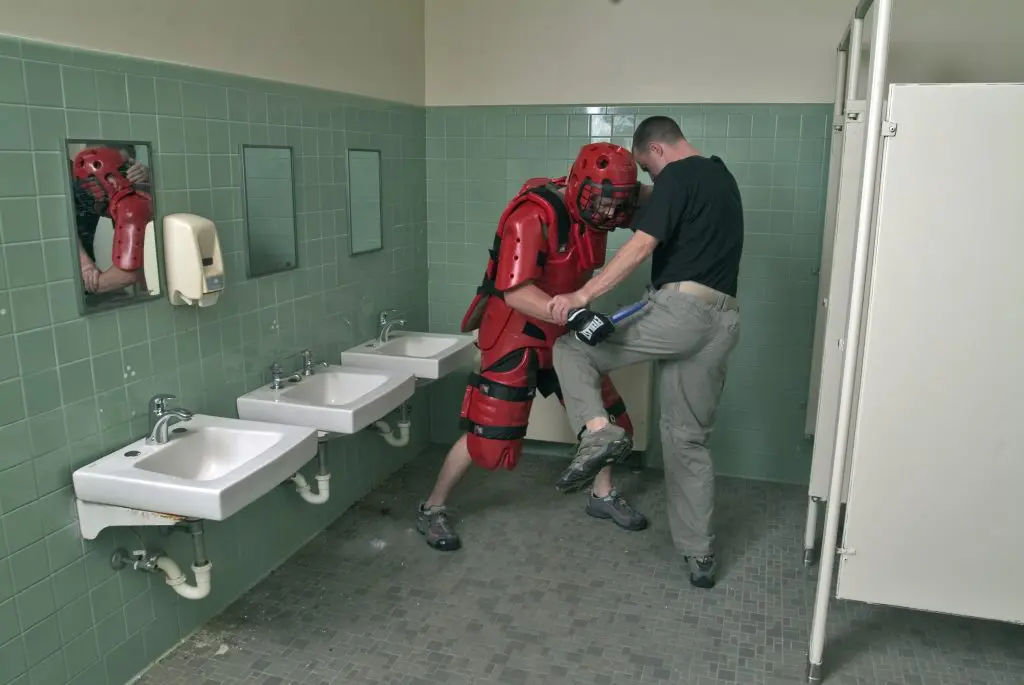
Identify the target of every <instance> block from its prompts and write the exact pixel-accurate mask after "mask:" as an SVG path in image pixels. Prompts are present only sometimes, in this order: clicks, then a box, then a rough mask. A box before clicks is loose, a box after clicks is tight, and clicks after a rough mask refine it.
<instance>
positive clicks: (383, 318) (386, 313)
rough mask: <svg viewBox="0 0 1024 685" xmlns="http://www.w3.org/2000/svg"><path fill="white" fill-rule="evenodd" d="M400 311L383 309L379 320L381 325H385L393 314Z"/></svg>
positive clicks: (395, 314)
mask: <svg viewBox="0 0 1024 685" xmlns="http://www.w3.org/2000/svg"><path fill="white" fill-rule="evenodd" d="M399 313H400V312H399V311H398V310H397V309H382V310H381V312H380V317H379V318H378V321H379V322H380V325H381V326H384V325H386V324H387V323H388V322H389V321H391V317H392V316H397V315H398V314H399Z"/></svg>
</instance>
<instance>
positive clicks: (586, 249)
mask: <svg viewBox="0 0 1024 685" xmlns="http://www.w3.org/2000/svg"><path fill="white" fill-rule="evenodd" d="M639 189H640V185H639V183H638V182H637V172H636V164H635V162H634V161H633V157H632V155H630V153H629V151H628V150H626V149H625V148H623V147H620V146H618V145H612V144H611V143H592V144H590V145H584V146H583V148H582V149H581V150H580V153H579V155H578V157H577V159H576V161H575V162H574V163H573V166H572V169H571V170H570V172H569V176H568V177H563V178H557V179H549V178H534V179H530V180H529V181H527V182H526V184H524V185H523V187H522V189H520V191H519V193H518V194H517V195H516V196H515V197H514V198H513V199H512V201H511V202H510V203H509V204H508V206H507V207H506V208H505V211H504V212H503V213H502V215H501V218H500V219H499V221H498V230H497V234H496V235H495V238H494V245H493V246H492V248H491V250H490V260H489V261H488V263H487V269H486V272H485V274H484V278H483V283H482V284H481V286H480V287H479V288H478V289H477V296H476V298H475V299H474V300H473V302H472V304H470V306H469V310H468V311H467V312H466V315H465V317H464V318H463V321H462V331H463V332H470V331H473V330H479V333H478V335H477V346H478V347H479V348H480V369H481V371H480V373H478V374H473V375H472V376H471V377H470V381H469V387H467V388H466V393H465V396H464V397H463V401H462V428H463V429H464V430H466V432H467V434H468V438H467V447H468V450H469V454H470V457H471V458H472V459H473V461H474V462H475V463H476V464H478V465H479V466H482V467H484V468H487V469H496V468H498V467H500V466H503V467H505V468H506V469H508V470H512V469H514V468H515V467H516V464H517V462H518V459H519V454H520V451H521V449H522V441H523V438H524V437H525V436H526V430H527V423H528V421H529V416H530V409H531V407H532V404H533V400H534V397H535V395H536V392H537V391H540V393H541V394H542V395H544V396H545V397H547V396H549V395H551V394H552V393H553V394H555V395H557V396H558V397H559V399H561V390H560V388H559V386H558V379H557V376H555V372H554V368H553V365H552V356H551V348H552V346H553V345H554V343H555V340H557V339H558V338H559V337H561V336H562V335H564V334H565V333H566V331H567V329H566V328H565V327H564V326H560V325H557V324H553V323H548V322H546V321H541V320H539V319H536V318H533V317H530V316H527V315H525V314H523V313H521V312H518V311H516V310H515V309H513V308H512V307H510V306H508V305H507V304H506V303H505V300H504V299H503V294H504V293H505V292H507V291H509V290H512V289H514V288H516V287H519V286H522V285H525V284H527V283H533V284H534V285H535V286H536V287H537V288H539V289H540V290H542V291H543V292H544V293H546V294H547V295H549V296H553V295H561V294H565V293H571V292H575V291H576V290H578V289H579V288H580V287H581V286H582V285H583V284H584V283H586V282H587V280H589V278H590V277H591V275H592V274H593V272H594V269H597V268H599V267H601V266H603V265H604V262H605V252H606V250H607V241H608V232H610V231H611V230H614V229H615V228H616V227H619V226H626V225H628V223H629V221H630V220H631V218H632V214H633V210H634V209H635V207H636V202H637V197H638V194H639ZM560 190H564V197H563V196H562V195H560V194H559V191H560ZM602 395H603V397H604V404H605V408H606V409H607V410H608V412H609V414H610V415H611V416H612V417H613V420H614V421H615V422H616V423H617V424H618V425H620V426H622V427H623V428H625V429H626V430H627V431H628V432H630V433H632V430H633V427H632V423H631V421H630V419H629V415H628V414H627V413H626V407H625V403H624V402H623V401H622V398H621V397H620V396H619V394H618V392H617V391H616V389H615V387H614V385H612V382H611V380H610V379H609V378H608V377H607V376H606V377H604V378H603V379H602Z"/></svg>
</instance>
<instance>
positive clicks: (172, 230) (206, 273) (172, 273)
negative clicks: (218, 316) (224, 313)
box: [164, 213, 224, 307]
mask: <svg viewBox="0 0 1024 685" xmlns="http://www.w3.org/2000/svg"><path fill="white" fill-rule="evenodd" d="M164 265H165V267H166V269H167V297H168V299H169V300H170V301H171V304H185V305H190V304H195V305H199V306H200V307H209V306H210V305H212V304H215V303H216V302H217V298H218V297H219V296H220V291H221V290H223V289H224V259H223V257H222V256H221V252H220V241H219V240H218V239H217V226H216V225H214V223H213V222H212V221H210V220H209V219H207V218H205V217H201V216H197V215H195V214H185V213H181V214H168V215H167V216H165V217H164Z"/></svg>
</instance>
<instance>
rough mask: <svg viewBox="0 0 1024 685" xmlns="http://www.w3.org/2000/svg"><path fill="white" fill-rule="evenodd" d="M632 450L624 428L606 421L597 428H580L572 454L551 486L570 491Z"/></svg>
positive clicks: (629, 438) (585, 482)
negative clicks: (577, 441) (594, 429)
mask: <svg viewBox="0 0 1024 685" xmlns="http://www.w3.org/2000/svg"><path fill="white" fill-rule="evenodd" d="M631 451H633V439H632V438H631V437H629V433H627V432H626V431H625V430H624V429H622V428H620V427H619V426H616V425H615V424H614V423H609V424H608V425H607V426H605V427H604V428H602V429H601V430H599V431H595V432H593V433H592V432H590V431H588V430H584V431H583V435H581V436H580V444H579V446H578V447H577V448H576V457H575V458H574V459H573V460H572V463H571V464H569V468H567V469H566V470H565V471H563V472H562V475H561V476H559V477H558V480H557V481H556V482H555V487H556V488H558V489H559V490H561V491H562V492H573V491H575V490H579V489H580V488H582V487H584V486H585V485H589V484H590V482H591V481H593V480H594V476H596V475H597V473H598V471H600V470H601V469H603V468H604V467H605V466H608V465H609V464H614V463H615V462H618V461H622V460H623V459H625V458H626V457H628V456H629V453H630V452H631Z"/></svg>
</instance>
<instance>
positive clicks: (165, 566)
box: [154, 521, 213, 599]
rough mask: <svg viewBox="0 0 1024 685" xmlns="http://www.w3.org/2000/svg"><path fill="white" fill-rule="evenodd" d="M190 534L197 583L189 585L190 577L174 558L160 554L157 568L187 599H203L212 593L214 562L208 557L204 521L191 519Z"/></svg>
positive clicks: (173, 588)
mask: <svg viewBox="0 0 1024 685" xmlns="http://www.w3.org/2000/svg"><path fill="white" fill-rule="evenodd" d="M187 528H188V534H189V535H191V536H192V554H193V557H194V559H193V562H192V573H194V574H195V576H196V584H195V585H189V583H188V578H187V577H186V576H185V574H184V573H182V571H181V569H180V568H179V567H178V565H177V564H176V563H174V559H171V558H170V557H165V556H162V555H161V556H158V557H157V558H156V560H155V562H154V563H155V566H156V568H157V569H159V570H160V571H162V572H163V574H164V576H165V577H166V582H167V586H168V587H170V588H171V589H172V590H174V591H175V592H176V593H178V594H179V595H180V596H182V597H184V598H185V599H203V598H204V597H206V596H207V595H208V594H210V587H211V585H212V583H211V575H212V574H213V564H211V563H210V560H209V559H207V558H206V540H205V536H206V532H205V530H204V529H203V522H202V521H189V522H188V526H187Z"/></svg>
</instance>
